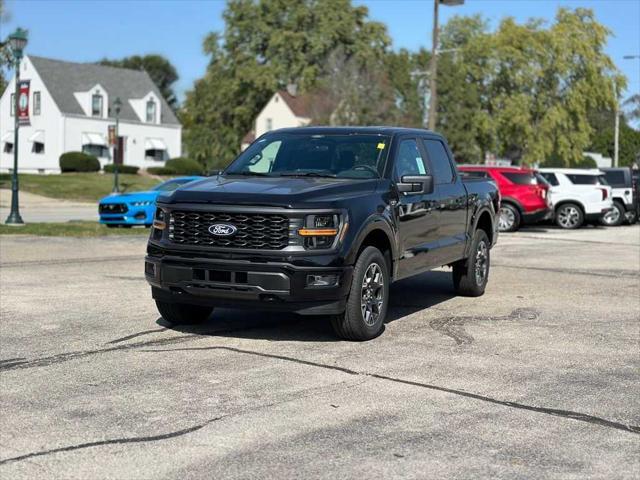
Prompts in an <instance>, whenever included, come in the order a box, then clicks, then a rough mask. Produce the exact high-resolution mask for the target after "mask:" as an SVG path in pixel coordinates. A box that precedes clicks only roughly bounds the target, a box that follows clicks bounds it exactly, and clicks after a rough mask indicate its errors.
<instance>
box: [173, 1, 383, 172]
mask: <svg viewBox="0 0 640 480" xmlns="http://www.w3.org/2000/svg"><path fill="white" fill-rule="evenodd" d="M367 16H368V11H367V9H366V7H362V6H358V7H354V6H353V5H352V4H351V2H350V1H349V0H324V1H322V2H318V1H316V0H300V1H298V2H289V1H287V0H230V1H229V2H228V4H227V8H226V9H225V11H224V14H223V18H224V21H225V31H224V33H223V34H218V33H211V34H210V35H208V36H207V38H206V39H205V41H204V51H205V53H206V54H207V55H209V57H210V61H209V66H208V67H207V71H206V73H205V75H204V77H203V78H201V79H199V80H197V81H196V82H195V85H194V88H193V89H192V90H191V91H189V92H187V96H186V100H185V105H184V110H183V112H182V114H181V119H182V121H183V125H184V144H185V146H186V149H187V150H188V152H189V155H190V156H191V157H193V158H196V159H198V160H199V161H200V162H202V163H204V164H206V165H208V166H222V165H226V164H227V163H228V162H229V161H230V160H231V159H232V158H233V157H234V156H235V154H236V153H237V151H238V148H239V145H240V139H241V138H242V136H243V135H244V133H245V132H247V131H248V130H250V129H251V127H252V123H253V120H254V118H255V116H256V115H257V113H258V112H259V111H260V109H261V108H262V107H263V106H264V104H265V103H266V102H267V101H268V99H269V98H270V97H271V95H273V93H274V92H275V91H276V90H278V89H280V88H283V87H284V86H286V85H287V84H289V83H295V84H297V86H298V87H299V90H300V91H301V92H310V91H312V90H313V89H314V88H320V87H321V85H319V80H320V79H321V78H323V76H324V75H325V73H326V71H327V62H328V59H329V57H330V55H331V54H332V53H333V52H335V51H337V50H338V48H341V51H342V54H343V55H344V58H345V61H347V62H351V59H352V58H353V59H356V60H357V61H359V62H362V63H361V64H364V63H369V64H370V65H374V64H376V62H382V61H383V59H384V57H385V54H386V53H387V48H388V46H389V43H390V42H389V38H388V36H387V33H386V29H385V27H384V25H383V24H381V23H378V22H372V21H370V20H368V18H367Z"/></svg>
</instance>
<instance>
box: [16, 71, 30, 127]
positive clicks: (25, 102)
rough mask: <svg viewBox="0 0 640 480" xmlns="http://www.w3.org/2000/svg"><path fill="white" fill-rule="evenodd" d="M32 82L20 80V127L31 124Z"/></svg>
mask: <svg viewBox="0 0 640 480" xmlns="http://www.w3.org/2000/svg"><path fill="white" fill-rule="evenodd" d="M30 84H31V80H20V83H18V125H20V126H28V125H31V123H30V122H29V87H30Z"/></svg>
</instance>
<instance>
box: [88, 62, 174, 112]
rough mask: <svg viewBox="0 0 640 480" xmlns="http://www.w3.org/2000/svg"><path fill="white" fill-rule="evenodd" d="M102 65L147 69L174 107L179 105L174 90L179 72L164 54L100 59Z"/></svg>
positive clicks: (170, 104) (165, 97)
mask: <svg viewBox="0 0 640 480" xmlns="http://www.w3.org/2000/svg"><path fill="white" fill-rule="evenodd" d="M99 63H100V65H109V66H112V67H120V68H130V69H133V70H144V71H146V72H147V73H148V74H149V76H150V77H151V80H152V81H153V83H154V84H155V85H156V87H158V90H160V93H161V94H162V96H163V97H164V99H165V100H166V101H167V103H168V104H169V106H170V107H171V108H172V109H174V110H175V109H176V108H177V106H178V99H177V98H176V95H175V93H174V91H173V84H174V83H175V82H176V81H177V80H178V78H179V77H178V72H177V71H176V69H175V67H174V66H173V65H172V64H171V62H169V60H167V59H166V58H165V57H163V56H162V55H155V54H151V55H144V56H140V55H134V56H132V57H125V58H123V59H121V60H109V59H106V58H104V59H102V60H100V62H99Z"/></svg>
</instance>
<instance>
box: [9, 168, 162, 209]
mask: <svg viewBox="0 0 640 480" xmlns="http://www.w3.org/2000/svg"><path fill="white" fill-rule="evenodd" d="M119 180H120V190H121V191H124V192H135V191H137V190H148V189H149V188H151V187H153V186H154V185H157V184H158V183H159V182H158V180H156V179H153V178H151V177H146V176H142V175H131V174H121V175H119ZM19 181H20V190H24V191H25V192H30V193H36V194H38V195H43V196H45V197H51V198H60V199H64V200H75V201H82V202H96V201H98V200H100V199H101V198H102V197H104V196H105V195H108V194H109V193H111V190H112V189H113V175H112V174H109V173H105V174H100V173H63V174H60V175H35V174H33V175H30V174H21V175H20V176H19ZM0 188H11V175H9V174H7V173H3V174H0Z"/></svg>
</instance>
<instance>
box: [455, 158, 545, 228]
mask: <svg viewBox="0 0 640 480" xmlns="http://www.w3.org/2000/svg"><path fill="white" fill-rule="evenodd" d="M458 170H460V171H461V172H463V175H464V176H467V177H480V178H492V179H493V180H494V181H495V182H496V184H497V185H498V190H500V196H501V197H502V202H501V203H500V217H499V220H498V228H499V230H500V231H501V232H515V231H516V230H518V228H519V227H520V225H523V224H527V223H535V222H539V221H540V220H543V219H545V218H547V217H548V216H550V215H551V212H552V210H551V208H550V207H551V205H550V204H549V184H548V183H547V181H546V180H545V179H544V178H542V176H541V175H540V174H538V173H537V172H536V171H535V170H531V169H529V168H516V167H488V166H484V165H468V166H461V167H458Z"/></svg>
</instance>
